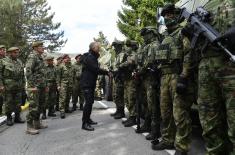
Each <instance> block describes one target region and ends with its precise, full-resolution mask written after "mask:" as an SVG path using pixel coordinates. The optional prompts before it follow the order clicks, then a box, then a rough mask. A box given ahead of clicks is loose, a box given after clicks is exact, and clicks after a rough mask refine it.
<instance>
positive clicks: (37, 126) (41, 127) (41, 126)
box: [34, 120, 48, 129]
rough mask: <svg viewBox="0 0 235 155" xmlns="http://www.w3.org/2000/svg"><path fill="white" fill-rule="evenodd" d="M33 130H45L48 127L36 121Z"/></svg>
mask: <svg viewBox="0 0 235 155" xmlns="http://www.w3.org/2000/svg"><path fill="white" fill-rule="evenodd" d="M34 128H35V129H45V128H48V126H47V125H46V124H42V122H41V121H40V120H38V121H34Z"/></svg>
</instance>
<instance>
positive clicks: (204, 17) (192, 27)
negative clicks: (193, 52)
mask: <svg viewBox="0 0 235 155" xmlns="http://www.w3.org/2000/svg"><path fill="white" fill-rule="evenodd" d="M183 18H185V19H186V20H187V21H188V24H189V25H187V26H188V28H187V30H186V31H187V32H189V33H190V34H192V36H191V47H192V48H193V49H194V48H195V46H196V44H197V42H198V40H199V39H201V38H203V37H204V38H206V42H207V43H211V44H212V45H216V46H217V47H219V48H221V49H222V50H223V51H224V52H225V53H226V54H227V55H228V56H229V57H230V59H231V61H232V62H235V55H233V53H235V52H231V51H229V50H228V49H227V47H225V46H227V45H224V44H222V42H221V41H220V38H222V37H223V36H221V35H220V33H219V32H218V31H216V30H215V29H214V28H213V27H212V26H211V25H210V24H209V23H208V22H209V21H210V13H209V12H207V11H206V10H205V9H204V8H202V7H198V8H197V9H196V11H195V12H194V13H190V11H188V10H187V9H186V8H183V9H182V11H181V16H180V19H183ZM232 33H234V32H232ZM230 36H232V35H231V34H230ZM228 44H229V43H228Z"/></svg>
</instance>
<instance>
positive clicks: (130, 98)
mask: <svg viewBox="0 0 235 155" xmlns="http://www.w3.org/2000/svg"><path fill="white" fill-rule="evenodd" d="M124 104H125V105H126V107H127V109H128V111H129V117H130V116H136V81H135V80H133V79H131V78H129V79H125V80H124Z"/></svg>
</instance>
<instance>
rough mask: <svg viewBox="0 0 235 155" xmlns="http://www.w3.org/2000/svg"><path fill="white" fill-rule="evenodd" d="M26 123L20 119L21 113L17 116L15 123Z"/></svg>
mask: <svg viewBox="0 0 235 155" xmlns="http://www.w3.org/2000/svg"><path fill="white" fill-rule="evenodd" d="M24 122H25V121H24V120H23V119H22V118H21V117H20V113H16V114H15V123H24Z"/></svg>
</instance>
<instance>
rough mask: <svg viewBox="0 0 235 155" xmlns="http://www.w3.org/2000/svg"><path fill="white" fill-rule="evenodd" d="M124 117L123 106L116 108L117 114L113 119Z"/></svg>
mask: <svg viewBox="0 0 235 155" xmlns="http://www.w3.org/2000/svg"><path fill="white" fill-rule="evenodd" d="M123 117H125V112H124V108H121V109H119V110H118V112H117V114H116V115H115V116H114V119H121V118H123Z"/></svg>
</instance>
